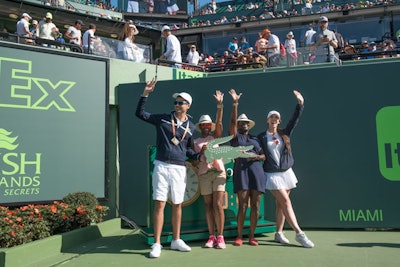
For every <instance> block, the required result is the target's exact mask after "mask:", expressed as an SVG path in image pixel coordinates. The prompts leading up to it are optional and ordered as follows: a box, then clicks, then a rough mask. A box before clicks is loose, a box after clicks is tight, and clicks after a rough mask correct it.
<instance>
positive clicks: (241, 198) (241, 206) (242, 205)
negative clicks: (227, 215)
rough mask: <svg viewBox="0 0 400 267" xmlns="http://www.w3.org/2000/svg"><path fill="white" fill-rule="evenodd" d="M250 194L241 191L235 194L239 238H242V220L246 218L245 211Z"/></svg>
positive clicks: (246, 191)
mask: <svg viewBox="0 0 400 267" xmlns="http://www.w3.org/2000/svg"><path fill="white" fill-rule="evenodd" d="M249 196H250V192H249V191H248V190H241V191H239V192H237V197H238V202H239V203H238V215H237V232H238V236H237V237H239V238H243V225H244V218H245V217H246V210H247V206H248V202H249Z"/></svg>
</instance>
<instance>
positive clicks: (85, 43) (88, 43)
mask: <svg viewBox="0 0 400 267" xmlns="http://www.w3.org/2000/svg"><path fill="white" fill-rule="evenodd" d="M95 32H96V25H95V24H90V25H89V29H88V30H87V31H85V33H84V34H83V37H82V47H83V51H84V52H85V53H87V54H92V53H93V50H94V44H95V43H101V40H100V39H97V38H96V36H95V35H94V33H95Z"/></svg>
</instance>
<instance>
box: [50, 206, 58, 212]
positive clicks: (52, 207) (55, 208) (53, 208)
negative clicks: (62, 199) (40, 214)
mask: <svg viewBox="0 0 400 267" xmlns="http://www.w3.org/2000/svg"><path fill="white" fill-rule="evenodd" d="M51 211H52V212H53V213H56V212H57V207H56V206H54V205H52V206H51Z"/></svg>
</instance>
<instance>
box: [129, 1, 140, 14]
mask: <svg viewBox="0 0 400 267" xmlns="http://www.w3.org/2000/svg"><path fill="white" fill-rule="evenodd" d="M126 12H129V13H139V1H135V0H129V1H128V8H127V10H126Z"/></svg>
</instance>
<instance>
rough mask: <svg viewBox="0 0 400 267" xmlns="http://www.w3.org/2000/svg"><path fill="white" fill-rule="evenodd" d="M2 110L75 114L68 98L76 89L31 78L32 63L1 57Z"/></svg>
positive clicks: (69, 84)
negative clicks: (34, 110) (32, 110)
mask: <svg viewBox="0 0 400 267" xmlns="http://www.w3.org/2000/svg"><path fill="white" fill-rule="evenodd" d="M0 80H1V87H0V107H7V108H22V109H36V110H50V109H51V108H55V109H57V110H59V111H66V112H75V109H74V107H73V106H72V105H71V104H70V103H69V102H68V99H67V97H66V94H67V92H68V91H70V90H71V88H72V87H73V86H74V85H75V82H71V81H62V80H61V81H57V82H55V83H53V82H52V81H50V80H49V79H44V78H38V77H32V61H28V60H19V59H14V58H5V57H0Z"/></svg>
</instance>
